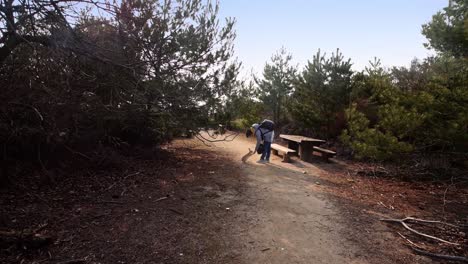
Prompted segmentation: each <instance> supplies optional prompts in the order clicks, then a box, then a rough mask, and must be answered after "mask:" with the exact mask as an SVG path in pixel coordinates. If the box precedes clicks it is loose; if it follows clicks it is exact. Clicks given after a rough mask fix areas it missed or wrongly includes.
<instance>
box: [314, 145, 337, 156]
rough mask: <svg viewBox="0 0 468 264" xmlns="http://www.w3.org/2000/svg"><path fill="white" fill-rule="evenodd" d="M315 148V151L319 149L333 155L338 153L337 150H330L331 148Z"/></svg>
mask: <svg viewBox="0 0 468 264" xmlns="http://www.w3.org/2000/svg"><path fill="white" fill-rule="evenodd" d="M314 150H315V151H318V152H323V153H327V154H331V155H336V152H335V151H332V150H329V149H324V148H319V147H314Z"/></svg>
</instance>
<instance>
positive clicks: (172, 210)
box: [168, 208, 184, 215]
mask: <svg viewBox="0 0 468 264" xmlns="http://www.w3.org/2000/svg"><path fill="white" fill-rule="evenodd" d="M168 210H169V211H171V212H174V213H176V214H178V215H184V214H183V213H182V212H180V211H178V210H176V209H174V208H169V209H168Z"/></svg>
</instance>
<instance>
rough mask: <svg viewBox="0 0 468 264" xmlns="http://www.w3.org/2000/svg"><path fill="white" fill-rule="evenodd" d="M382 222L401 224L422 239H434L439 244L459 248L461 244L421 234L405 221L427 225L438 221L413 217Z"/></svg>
mask: <svg viewBox="0 0 468 264" xmlns="http://www.w3.org/2000/svg"><path fill="white" fill-rule="evenodd" d="M380 221H383V222H393V223H400V224H401V225H402V226H403V227H404V228H406V229H407V230H409V231H411V232H413V233H415V234H417V235H420V236H422V237H425V238H430V239H433V240H437V241H439V242H443V243H446V244H450V245H456V246H458V245H459V244H458V243H453V242H450V241H447V240H444V239H442V238H438V237H435V236H431V235H428V234H424V233H421V232H419V231H417V230H415V229H413V228H411V227H409V226H408V225H407V224H406V223H405V221H417V222H426V223H434V222H437V221H429V220H421V219H416V218H412V217H407V218H404V219H380Z"/></svg>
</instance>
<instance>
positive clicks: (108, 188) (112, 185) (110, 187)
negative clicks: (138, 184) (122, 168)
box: [107, 172, 141, 191]
mask: <svg viewBox="0 0 468 264" xmlns="http://www.w3.org/2000/svg"><path fill="white" fill-rule="evenodd" d="M140 173H141V172H135V173H132V174H129V175H127V176H125V177H123V178H122V179H121V180H120V181H116V182H114V183H113V184H111V185H110V186H109V187H107V190H108V191H109V190H110V189H112V188H113V187H114V186H115V185H116V184H117V183H119V182H123V181H125V180H126V179H127V178H128V177H131V176H135V175H138V174H140Z"/></svg>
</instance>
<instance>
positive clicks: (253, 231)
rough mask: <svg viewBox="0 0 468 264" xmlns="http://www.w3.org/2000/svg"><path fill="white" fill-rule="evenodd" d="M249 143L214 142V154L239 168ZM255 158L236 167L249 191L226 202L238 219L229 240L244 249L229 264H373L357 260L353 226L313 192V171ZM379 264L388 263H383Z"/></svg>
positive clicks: (300, 164)
mask: <svg viewBox="0 0 468 264" xmlns="http://www.w3.org/2000/svg"><path fill="white" fill-rule="evenodd" d="M252 144H253V142H249V141H247V140H245V139H236V140H235V141H234V142H229V143H228V142H222V143H216V144H215V145H214V146H213V147H212V150H213V151H215V152H217V153H219V155H228V156H229V157H230V158H231V159H232V161H233V162H236V163H240V164H242V163H241V161H240V160H241V157H242V156H243V155H244V154H245V153H246V151H247V149H248V148H249V147H250V148H252ZM257 159H258V156H257V155H254V156H252V157H251V158H250V159H249V160H248V162H247V163H244V164H242V165H240V167H241V170H242V174H243V176H244V178H243V180H245V181H246V183H245V184H246V186H247V187H246V190H245V193H244V194H243V197H242V199H237V200H235V199H236V198H234V197H233V198H232V199H233V201H232V202H231V203H230V206H231V208H229V210H231V211H232V212H233V213H234V214H236V216H237V217H236V219H239V223H234V224H233V226H232V230H231V231H230V233H231V236H234V239H236V240H237V243H238V244H243V245H247V246H244V247H243V248H242V252H238V254H237V256H238V258H236V260H235V261H233V262H236V263H238V262H240V261H242V262H245V263H376V262H374V261H372V259H370V260H369V257H368V256H361V254H362V250H358V247H359V246H360V245H359V242H358V241H359V238H355V239H353V238H352V236H353V234H352V233H351V237H350V230H349V229H352V228H353V227H352V226H349V225H347V224H346V222H347V221H345V219H344V218H343V216H341V215H340V211H339V209H338V208H337V207H336V206H335V205H334V204H333V203H332V202H331V201H330V200H329V199H328V198H327V197H326V196H325V195H323V194H320V192H317V188H323V186H321V182H320V181H321V180H320V179H319V178H318V177H316V176H315V175H317V173H318V170H319V169H318V168H317V167H315V166H314V165H313V164H309V163H304V162H301V161H298V160H297V159H295V161H294V162H293V163H283V162H281V160H280V158H279V157H272V161H271V163H270V164H258V163H256V160H257ZM225 198H226V197H224V198H223V197H221V199H225ZM227 199H229V198H227ZM246 221H247V223H246ZM348 222H349V221H348ZM344 233H347V235H346V236H345V235H344ZM379 263H387V262H386V261H385V259H382V260H381V261H379ZM388 263H392V262H388Z"/></svg>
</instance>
